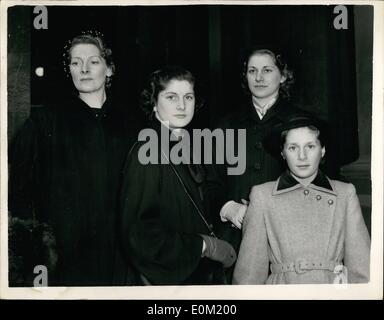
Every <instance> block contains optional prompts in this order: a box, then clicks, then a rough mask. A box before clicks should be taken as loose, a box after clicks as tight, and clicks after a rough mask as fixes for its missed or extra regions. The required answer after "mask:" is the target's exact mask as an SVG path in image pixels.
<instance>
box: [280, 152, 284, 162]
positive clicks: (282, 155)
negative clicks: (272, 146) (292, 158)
mask: <svg viewBox="0 0 384 320" xmlns="http://www.w3.org/2000/svg"><path fill="white" fill-rule="evenodd" d="M280 154H281V157H282V158H283V159H284V160H285V156H284V152H283V151H281V152H280Z"/></svg>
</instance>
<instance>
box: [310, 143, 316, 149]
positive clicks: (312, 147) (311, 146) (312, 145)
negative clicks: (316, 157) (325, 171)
mask: <svg viewBox="0 0 384 320" xmlns="http://www.w3.org/2000/svg"><path fill="white" fill-rule="evenodd" d="M315 148H316V146H315V145H314V144H309V145H308V149H309V150H312V149H315Z"/></svg>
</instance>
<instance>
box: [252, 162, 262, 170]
mask: <svg viewBox="0 0 384 320" xmlns="http://www.w3.org/2000/svg"><path fill="white" fill-rule="evenodd" d="M253 167H254V168H255V169H256V170H260V168H261V164H260V163H259V162H256V163H255V164H254V165H253Z"/></svg>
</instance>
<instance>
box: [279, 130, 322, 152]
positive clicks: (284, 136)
mask: <svg viewBox="0 0 384 320" xmlns="http://www.w3.org/2000/svg"><path fill="white" fill-rule="evenodd" d="M298 128H308V129H309V130H310V131H312V132H313V133H315V134H317V139H318V140H319V142H320V145H321V147H324V146H325V141H324V140H325V139H324V137H323V136H322V135H321V131H320V129H319V128H318V127H316V126H314V125H308V126H303V127H297V128H291V129H288V130H284V131H282V132H281V135H280V150H281V151H282V150H283V149H284V144H285V142H286V140H287V135H288V132H289V131H290V130H292V129H298Z"/></svg>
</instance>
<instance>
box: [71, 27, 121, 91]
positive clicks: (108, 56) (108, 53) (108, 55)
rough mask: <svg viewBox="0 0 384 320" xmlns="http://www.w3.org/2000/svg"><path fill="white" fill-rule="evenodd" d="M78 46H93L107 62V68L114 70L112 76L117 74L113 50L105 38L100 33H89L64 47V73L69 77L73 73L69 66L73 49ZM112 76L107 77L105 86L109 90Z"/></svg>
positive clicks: (83, 33) (84, 33)
mask: <svg viewBox="0 0 384 320" xmlns="http://www.w3.org/2000/svg"><path fill="white" fill-rule="evenodd" d="M78 44H93V45H95V46H96V47H97V48H98V49H99V51H100V56H101V57H102V58H103V59H104V60H105V63H106V64H107V66H108V67H109V68H110V69H111V70H112V76H113V75H114V74H115V64H114V62H113V59H112V50H111V49H110V48H108V47H107V45H106V43H105V40H104V36H103V35H102V34H101V33H100V32H98V31H87V32H82V34H81V35H78V36H76V37H74V38H73V39H72V40H70V41H68V43H67V44H66V46H65V47H64V54H63V57H64V61H63V64H64V71H65V73H66V75H67V76H70V74H71V72H70V69H69V65H70V63H71V52H72V49H73V48H74V47H75V46H76V45H78ZM112 76H110V77H107V79H106V82H105V85H106V87H107V88H109V87H110V86H111V82H112Z"/></svg>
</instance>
